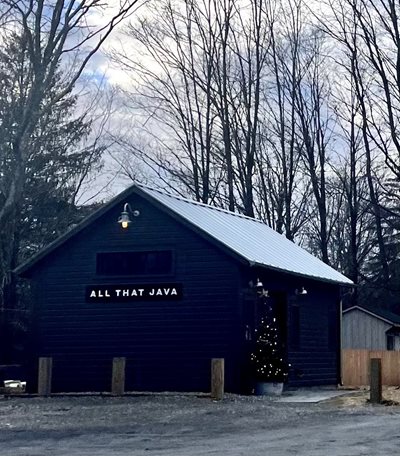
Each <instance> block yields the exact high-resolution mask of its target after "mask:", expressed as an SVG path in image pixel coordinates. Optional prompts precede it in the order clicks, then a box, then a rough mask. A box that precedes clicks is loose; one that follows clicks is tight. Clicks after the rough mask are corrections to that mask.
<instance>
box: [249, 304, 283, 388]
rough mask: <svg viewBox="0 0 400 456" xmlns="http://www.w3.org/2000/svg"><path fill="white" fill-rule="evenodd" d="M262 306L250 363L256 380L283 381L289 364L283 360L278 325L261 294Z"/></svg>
mask: <svg viewBox="0 0 400 456" xmlns="http://www.w3.org/2000/svg"><path fill="white" fill-rule="evenodd" d="M260 299H261V300H262V306H263V308H265V309H266V311H265V315H264V316H263V318H262V319H261V322H260V326H259V327H258V328H257V329H256V343H255V348H254V351H253V353H252V354H251V363H252V365H253V368H254V374H255V377H256V379H257V380H258V381H263V382H284V381H285V380H286V379H287V376H288V370H289V365H288V364H287V362H286V360H285V354H284V350H283V345H282V340H281V339H280V334H279V326H278V322H277V319H276V317H274V316H273V312H272V308H271V306H269V305H268V299H269V297H268V296H261V297H260Z"/></svg>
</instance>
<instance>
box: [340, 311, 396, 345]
mask: <svg viewBox="0 0 400 456" xmlns="http://www.w3.org/2000/svg"><path fill="white" fill-rule="evenodd" d="M392 326H393V325H391V324H390V323H386V322H385V321H383V320H381V319H379V318H376V317H374V316H372V315H369V314H367V313H365V312H362V311H361V310H359V309H352V310H349V311H348V312H345V313H344V314H343V318H342V348H357V349H367V350H386V331H387V330H388V329H390V328H391V327H392Z"/></svg>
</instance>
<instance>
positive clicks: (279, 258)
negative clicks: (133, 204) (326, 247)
mask: <svg viewBox="0 0 400 456" xmlns="http://www.w3.org/2000/svg"><path fill="white" fill-rule="evenodd" d="M138 187H139V188H140V189H141V190H142V191H143V192H144V193H146V194H147V195H149V196H150V197H152V198H154V199H155V200H157V201H159V202H160V203H161V204H162V205H164V206H166V207H167V208H168V209H170V210H171V211H173V212H174V213H176V214H177V215H179V216H180V217H182V218H183V219H185V220H187V221H188V222H190V223H191V224H193V225H194V226H196V227H197V228H199V229H200V230H202V231H204V232H205V233H207V234H208V235H209V236H211V237H213V238H214V239H216V240H217V241H219V242H220V243H222V244H224V245H225V246H226V247H228V248H229V249H230V250H232V251H234V252H236V253H237V254H238V255H239V256H241V257H243V258H244V259H246V260H248V261H249V262H250V263H252V264H254V265H258V266H266V267H269V268H273V269H277V270H281V271H287V272H291V273H294V274H298V275H302V276H306V277H311V278H316V279H319V280H324V281H329V282H336V283H342V284H348V285H351V284H352V283H353V282H352V281H351V280H350V279H348V278H347V277H345V276H344V275H343V274H341V273H339V272H338V271H336V270H335V269H333V268H331V267H330V266H328V265H327V264H325V263H324V262H322V261H321V260H319V259H318V258H316V257H315V256H313V255H311V254H310V253H308V252H307V251H306V250H304V249H303V248H301V247H299V246H298V245H296V244H295V243H293V242H291V241H290V240H288V239H287V238H286V237H284V236H283V235H281V234H279V233H277V232H276V231H274V230H273V229H272V228H270V227H269V226H267V225H266V224H265V223H263V222H261V221H259V220H255V219H252V218H250V217H245V216H243V215H239V214H235V213H232V212H229V211H225V210H222V209H217V208H214V207H211V206H208V205H205V204H201V203H197V202H195V201H191V200H187V199H184V198H179V197H176V196H172V195H169V194H166V193H162V192H160V191H158V190H154V189H150V188H147V187H142V186H138Z"/></svg>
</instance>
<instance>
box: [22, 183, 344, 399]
mask: <svg viewBox="0 0 400 456" xmlns="http://www.w3.org/2000/svg"><path fill="white" fill-rule="evenodd" d="M121 211H122V214H121ZM124 227H125V228H124ZM16 273H18V274H19V275H20V276H22V277H25V278H28V279H30V280H31V284H32V291H33V301H34V303H35V304H34V324H33V330H32V337H31V343H30V350H31V353H30V358H31V360H32V363H31V365H32V379H31V384H32V383H34V380H35V369H34V367H35V366H36V364H37V357H39V356H50V357H52V358H53V387H54V390H55V391H107V390H109V388H110V372H111V359H112V357H116V356H123V357H126V359H127V371H126V389H127V390H136V391H143V390H147V391H149V390H150V391H162V390H169V391H208V390H209V383H210V360H211V359H212V358H224V359H225V386H226V390H227V391H230V392H246V391H249V389H250V388H251V381H252V379H251V375H250V369H249V357H250V352H251V350H252V347H253V344H254V339H255V329H256V327H257V325H258V323H259V320H260V315H261V314H262V309H260V302H259V301H260V300H259V299H258V296H259V293H260V286H261V284H262V293H263V296H265V295H266V294H268V299H269V300H270V305H271V306H273V307H274V311H275V313H276V316H277V319H278V321H279V323H280V328H281V335H282V346H283V347H284V350H285V353H286V356H287V359H288V361H289V362H290V364H291V369H290V374H289V384H290V385H293V386H294V385H323V384H337V383H339V381H340V315H341V308H340V289H341V287H342V286H351V285H352V282H351V281H350V280H349V279H347V278H346V277H345V276H343V275H342V274H340V273H339V272H337V271H336V270H334V269H332V268H331V267H329V266H328V265H326V264H325V263H323V262H322V261H320V260H319V259H317V258H316V257H314V256H313V255H311V254H309V253H308V252H307V251H306V250H304V249H302V248H300V247H299V246H297V245H296V244H295V243H293V242H291V241H289V240H288V239H286V238H285V237H284V236H283V235H281V234H278V233H277V232H275V231H274V230H272V229H271V228H269V227H268V226H267V225H265V224H264V223H262V222H260V221H258V220H255V219H252V218H249V217H245V216H243V215H239V214H235V213H232V212H228V211H226V210H222V209H217V208H215V207H211V206H208V205H205V204H201V203H197V202H195V201H191V200H188V199H184V198H179V197H176V196H172V195H169V194H167V193H163V192H160V191H158V190H154V189H151V188H147V187H143V186H138V185H134V186H132V187H130V188H129V189H127V190H126V191H124V192H123V193H121V194H120V195H118V196H117V197H115V198H114V199H113V200H111V201H110V202H109V203H108V204H105V205H104V206H103V207H102V208H100V209H99V210H97V211H96V212H95V213H94V214H92V215H91V216H90V217H88V218H87V219H86V220H85V221H83V222H82V223H81V224H80V225H79V226H76V227H75V228H73V229H72V230H71V231H69V232H68V233H66V234H65V235H64V236H62V237H60V238H59V239H58V240H56V241H55V242H53V243H52V244H50V245H49V246H48V247H47V248H45V249H44V250H42V251H41V252H39V253H38V254H37V255H35V256H34V257H33V258H32V259H31V260H30V261H28V262H26V263H25V264H22V265H21V266H19V267H18V268H17V270H16ZM257 286H258V287H257Z"/></svg>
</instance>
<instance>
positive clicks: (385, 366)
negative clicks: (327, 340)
mask: <svg viewBox="0 0 400 456" xmlns="http://www.w3.org/2000/svg"><path fill="white" fill-rule="evenodd" d="M372 358H380V359H381V363H382V384H383V385H386V386H400V351H387V350H353V349H343V350H342V363H343V364H342V382H343V385H344V386H366V385H369V384H370V373H369V365H370V360H371V359H372Z"/></svg>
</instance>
